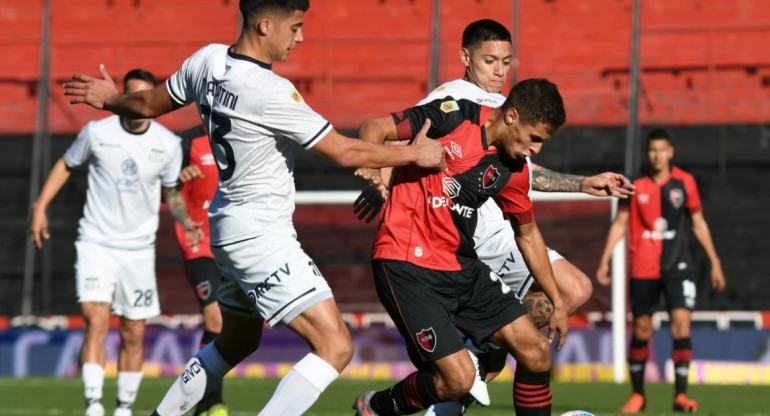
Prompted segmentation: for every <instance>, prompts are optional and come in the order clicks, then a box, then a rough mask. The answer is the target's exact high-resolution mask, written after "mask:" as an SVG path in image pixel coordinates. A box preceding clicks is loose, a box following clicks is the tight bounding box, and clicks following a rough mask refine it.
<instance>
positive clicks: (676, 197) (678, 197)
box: [668, 189, 684, 209]
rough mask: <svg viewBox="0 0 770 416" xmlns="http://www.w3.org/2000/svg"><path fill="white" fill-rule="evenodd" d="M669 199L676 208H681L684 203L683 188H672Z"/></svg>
mask: <svg viewBox="0 0 770 416" xmlns="http://www.w3.org/2000/svg"><path fill="white" fill-rule="evenodd" d="M668 199H669V200H670V201H671V205H672V206H673V207H674V208H677V209H678V208H680V207H681V206H682V205H683V204H684V192H683V191H682V190H681V189H672V190H670V191H669V192H668Z"/></svg>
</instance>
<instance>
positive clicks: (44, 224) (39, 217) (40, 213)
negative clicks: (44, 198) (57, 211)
mask: <svg viewBox="0 0 770 416" xmlns="http://www.w3.org/2000/svg"><path fill="white" fill-rule="evenodd" d="M29 237H30V240H32V243H34V244H35V247H37V248H38V249H41V248H43V240H44V239H45V240H48V239H49V238H51V235H50V234H49V233H48V216H46V215H45V208H42V209H40V208H37V207H35V206H34V205H33V207H32V215H31V216H30V219H29Z"/></svg>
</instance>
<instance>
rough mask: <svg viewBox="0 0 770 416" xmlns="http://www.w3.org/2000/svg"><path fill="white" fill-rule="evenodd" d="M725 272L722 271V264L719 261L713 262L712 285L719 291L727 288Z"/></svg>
mask: <svg viewBox="0 0 770 416" xmlns="http://www.w3.org/2000/svg"><path fill="white" fill-rule="evenodd" d="M726 285H727V283H726V282H725V274H724V272H722V265H721V264H719V263H712V264H711V287H713V288H714V290H716V291H717V293H720V292H722V291H723V290H725V286H726Z"/></svg>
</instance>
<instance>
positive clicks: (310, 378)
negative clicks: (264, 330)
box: [259, 298, 353, 416]
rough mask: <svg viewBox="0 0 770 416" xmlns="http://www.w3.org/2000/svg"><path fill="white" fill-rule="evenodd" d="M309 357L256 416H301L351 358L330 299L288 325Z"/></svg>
mask: <svg viewBox="0 0 770 416" xmlns="http://www.w3.org/2000/svg"><path fill="white" fill-rule="evenodd" d="M288 326H289V329H291V330H292V331H294V332H296V333H297V334H298V335H299V336H301V337H302V338H303V339H304V340H305V341H306V342H307V343H308V345H310V351H311V352H310V353H309V354H308V355H306V356H305V357H304V358H302V360H300V361H299V362H298V363H297V364H295V365H294V367H293V368H292V369H291V370H290V371H289V373H288V374H286V376H284V377H283V379H282V380H281V382H280V383H279V384H278V387H277V388H276V390H275V393H273V396H272V397H271V398H270V401H269V402H268V403H267V405H265V407H264V408H263V409H262V411H261V412H259V414H260V415H263V416H273V415H282V416H291V415H297V416H299V415H301V414H303V413H305V411H307V409H309V408H310V406H312V405H313V403H315V401H316V400H318V397H319V396H320V395H321V393H322V392H323V391H324V390H325V389H326V387H328V386H329V384H331V382H332V381H334V380H336V379H337V377H339V374H340V373H341V372H342V370H344V369H345V367H346V366H347V365H348V363H349V362H350V359H351V358H353V342H352V341H351V339H350V332H349V331H348V328H347V326H346V325H345V322H344V321H343V320H342V316H341V315H340V312H339V309H337V304H336V302H335V301H334V299H333V298H332V299H326V300H324V301H322V302H320V303H318V304H316V305H313V306H311V307H310V308H309V309H307V310H306V311H304V312H302V313H301V314H300V315H299V316H297V317H296V318H294V319H293V320H292V321H291V322H290V323H289V325H288Z"/></svg>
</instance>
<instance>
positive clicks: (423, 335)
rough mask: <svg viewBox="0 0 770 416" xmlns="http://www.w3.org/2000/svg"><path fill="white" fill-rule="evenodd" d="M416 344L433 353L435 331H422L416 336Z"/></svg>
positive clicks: (431, 329)
mask: <svg viewBox="0 0 770 416" xmlns="http://www.w3.org/2000/svg"><path fill="white" fill-rule="evenodd" d="M416 335H417V342H419V343H420V346H421V347H422V348H423V349H424V350H425V351H428V352H433V350H435V349H436V331H434V330H433V327H430V328H428V329H423V330H422V331H420V332H418V333H417V334H416Z"/></svg>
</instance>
